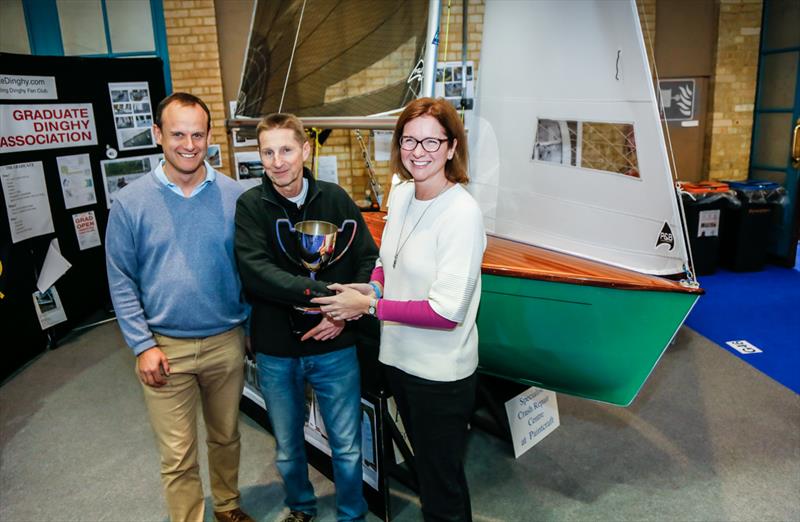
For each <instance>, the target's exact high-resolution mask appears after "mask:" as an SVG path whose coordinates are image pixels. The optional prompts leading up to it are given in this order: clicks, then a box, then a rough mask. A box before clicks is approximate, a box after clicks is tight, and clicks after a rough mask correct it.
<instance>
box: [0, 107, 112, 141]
mask: <svg viewBox="0 0 800 522" xmlns="http://www.w3.org/2000/svg"><path fill="white" fill-rule="evenodd" d="M85 145H97V131H96V130H95V125H94V112H93V111H92V104H91V103H69V104H66V103H65V104H53V105H0V153H8V152H21V151H25V150H42V149H60V148H66V147H81V146H85Z"/></svg>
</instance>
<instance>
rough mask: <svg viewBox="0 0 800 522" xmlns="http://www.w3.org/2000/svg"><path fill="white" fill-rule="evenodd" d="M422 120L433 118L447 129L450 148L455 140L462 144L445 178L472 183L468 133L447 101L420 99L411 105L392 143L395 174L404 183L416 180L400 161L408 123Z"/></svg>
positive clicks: (392, 162) (458, 145)
mask: <svg viewBox="0 0 800 522" xmlns="http://www.w3.org/2000/svg"><path fill="white" fill-rule="evenodd" d="M420 116H433V117H434V118H436V120H437V121H438V122H439V125H441V126H442V128H444V132H445V134H446V135H447V145H448V146H452V144H453V140H456V141H458V144H457V146H456V151H455V153H454V154H453V159H449V160H447V163H445V165H444V175H445V177H446V178H447V179H448V180H450V181H452V182H453V183H462V184H465V185H466V184H467V183H469V175H468V174H467V133H466V132H465V131H464V124H463V123H461V118H460V117H459V116H458V113H457V112H456V110H455V108H454V107H453V106H452V105H450V102H448V101H446V100H445V99H444V98H418V99H416V100H414V101H412V102H411V103H409V104H408V105H407V106H406V108H405V109H404V110H403V113H402V114H400V117H399V118H398V119H397V124H396V125H395V127H394V139H392V159H391V167H392V171H393V172H397V173H398V174H400V177H402V178H403V179H412V176H411V173H409V172H408V170H406V168H405V166H404V165H403V160H402V159H401V157H400V137H401V136H402V135H403V129H405V126H406V123H408V122H409V121H411V120H413V119H414V118H419V117H420Z"/></svg>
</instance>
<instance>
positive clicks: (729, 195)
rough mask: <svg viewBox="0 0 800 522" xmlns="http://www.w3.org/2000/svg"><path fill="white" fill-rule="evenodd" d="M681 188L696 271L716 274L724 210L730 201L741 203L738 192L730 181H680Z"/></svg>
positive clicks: (697, 272)
mask: <svg viewBox="0 0 800 522" xmlns="http://www.w3.org/2000/svg"><path fill="white" fill-rule="evenodd" d="M678 188H679V189H680V194H681V199H682V200H683V209H684V213H685V215H686V230H687V235H688V236H689V246H690V247H691V248H692V261H693V262H694V271H695V274H697V275H708V274H713V273H714V272H716V271H717V266H718V265H719V257H720V233H721V230H722V229H723V228H724V227H723V219H724V213H723V210H724V209H725V208H727V207H728V206H729V205H731V204H734V205H736V204H738V201H736V196H735V195H734V193H733V191H731V189H730V187H729V186H728V184H727V183H721V182H716V181H701V182H699V183H688V182H685V181H681V182H678Z"/></svg>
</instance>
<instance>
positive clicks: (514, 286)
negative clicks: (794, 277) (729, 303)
mask: <svg viewBox="0 0 800 522" xmlns="http://www.w3.org/2000/svg"><path fill="white" fill-rule="evenodd" d="M482 286H483V291H482V294H481V306H480V310H479V312H478V335H479V339H480V370H481V371H482V372H485V373H489V374H492V375H497V376H499V377H503V378H506V379H510V380H513V381H516V382H520V383H523V384H529V385H532V386H539V387H542V388H547V389H550V390H555V391H557V392H563V393H567V394H570V395H577V396H579V397H585V398H589V399H594V400H598V401H602V402H608V403H611V404H617V405H622V406H626V405H628V404H630V403H631V401H633V399H634V398H635V397H636V394H637V393H638V392H639V389H640V388H641V387H642V384H644V381H645V379H647V377H648V375H650V372H651V371H652V370H653V367H654V366H655V364H656V363H657V362H658V359H659V358H660V357H661V354H662V353H663V352H664V350H665V349H666V347H667V345H668V344H669V342H670V340H671V339H672V337H673V336H674V335H675V332H676V331H677V330H678V328H679V327H680V326H681V324H682V323H683V320H684V319H685V318H686V315H687V314H688V313H689V311H690V310H691V308H692V306H693V305H694V303H695V301H696V300H697V295H693V294H682V293H676V292H652V291H633V290H617V289H613V288H605V287H596V286H582V285H571V284H565V283H552V282H546V281H537V280H531V279H518V278H511V277H501V276H493V275H484V276H483V278H482Z"/></svg>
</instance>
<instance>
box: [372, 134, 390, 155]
mask: <svg viewBox="0 0 800 522" xmlns="http://www.w3.org/2000/svg"><path fill="white" fill-rule="evenodd" d="M393 136H394V131H381V130H376V131H375V139H374V141H373V143H374V144H375V161H389V160H390V159H391V157H392V137H393Z"/></svg>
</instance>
